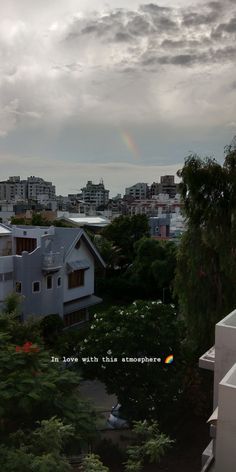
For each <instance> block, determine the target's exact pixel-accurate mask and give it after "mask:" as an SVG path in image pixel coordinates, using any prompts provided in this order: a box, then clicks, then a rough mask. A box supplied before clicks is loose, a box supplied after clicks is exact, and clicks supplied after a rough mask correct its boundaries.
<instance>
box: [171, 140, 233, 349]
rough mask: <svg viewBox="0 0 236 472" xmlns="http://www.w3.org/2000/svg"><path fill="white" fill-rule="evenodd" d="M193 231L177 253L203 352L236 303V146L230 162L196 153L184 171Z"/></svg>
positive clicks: (178, 288)
mask: <svg viewBox="0 0 236 472" xmlns="http://www.w3.org/2000/svg"><path fill="white" fill-rule="evenodd" d="M178 175H179V177H181V178H182V184H181V185H180V189H181V194H182V199H183V202H184V213H185V217H186V222H187V231H186V232H185V234H184V235H183V237H182V240H181V244H180V246H179V251H178V257H177V276H176V281H175V293H176V294H177V296H178V298H179V305H180V311H181V314H182V315H183V316H184V318H185V320H186V323H187V328H188V339H189V340H191V342H192V343H193V344H194V346H195V349H196V350H197V351H198V352H202V351H203V350H204V349H206V348H207V347H209V345H210V343H212V342H213V340H214V327H215V323H217V322H218V321H219V320H220V319H221V318H223V317H224V316H225V315H227V314H228V313H229V312H230V311H231V310H232V309H233V308H234V307H235V304H236V290H235V280H236V150H233V149H232V148H227V149H226V156H225V162H224V165H223V166H221V165H220V164H219V163H217V162H216V161H215V160H214V159H210V158H206V159H200V158H199V157H198V156H196V155H191V156H189V157H188V158H187V160H186V161H185V165H184V167H183V169H182V170H181V171H179V172H178Z"/></svg>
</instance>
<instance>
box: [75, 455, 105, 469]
mask: <svg viewBox="0 0 236 472" xmlns="http://www.w3.org/2000/svg"><path fill="white" fill-rule="evenodd" d="M81 472H109V469H108V467H105V466H104V465H103V464H102V462H101V460H100V458H99V456H97V455H96V454H88V455H87V456H85V458H84V459H83V462H82V470H81Z"/></svg>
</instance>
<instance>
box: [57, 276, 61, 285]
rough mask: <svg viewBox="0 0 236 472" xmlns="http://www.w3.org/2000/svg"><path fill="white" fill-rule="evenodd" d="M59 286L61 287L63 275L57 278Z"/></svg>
mask: <svg viewBox="0 0 236 472" xmlns="http://www.w3.org/2000/svg"><path fill="white" fill-rule="evenodd" d="M57 286H58V287H61V277H58V278H57Z"/></svg>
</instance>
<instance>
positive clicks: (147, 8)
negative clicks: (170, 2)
mask: <svg viewBox="0 0 236 472" xmlns="http://www.w3.org/2000/svg"><path fill="white" fill-rule="evenodd" d="M140 10H142V11H144V12H147V13H157V14H159V13H162V12H165V13H166V12H168V11H170V10H171V8H168V7H160V6H159V5H155V4H154V3H149V4H148V5H142V6H141V7H140Z"/></svg>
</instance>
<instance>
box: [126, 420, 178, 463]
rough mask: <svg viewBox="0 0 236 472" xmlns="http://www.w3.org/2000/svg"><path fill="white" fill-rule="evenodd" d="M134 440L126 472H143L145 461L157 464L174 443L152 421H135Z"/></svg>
mask: <svg viewBox="0 0 236 472" xmlns="http://www.w3.org/2000/svg"><path fill="white" fill-rule="evenodd" d="M133 433H134V440H133V444H132V445H131V446H129V447H128V450H127V455H128V460H127V461H126V463H125V472H141V471H142V470H143V465H144V461H145V459H148V461H149V462H150V463H157V462H159V461H160V459H161V458H162V457H163V456H164V455H165V453H166V451H167V450H168V449H169V448H170V447H171V446H172V444H173V443H174V441H173V440H171V439H170V438H169V437H168V436H166V435H165V434H163V433H161V432H160V430H159V426H158V423H157V422H156V421H152V422H150V423H148V422H147V421H135V422H134V426H133Z"/></svg>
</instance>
